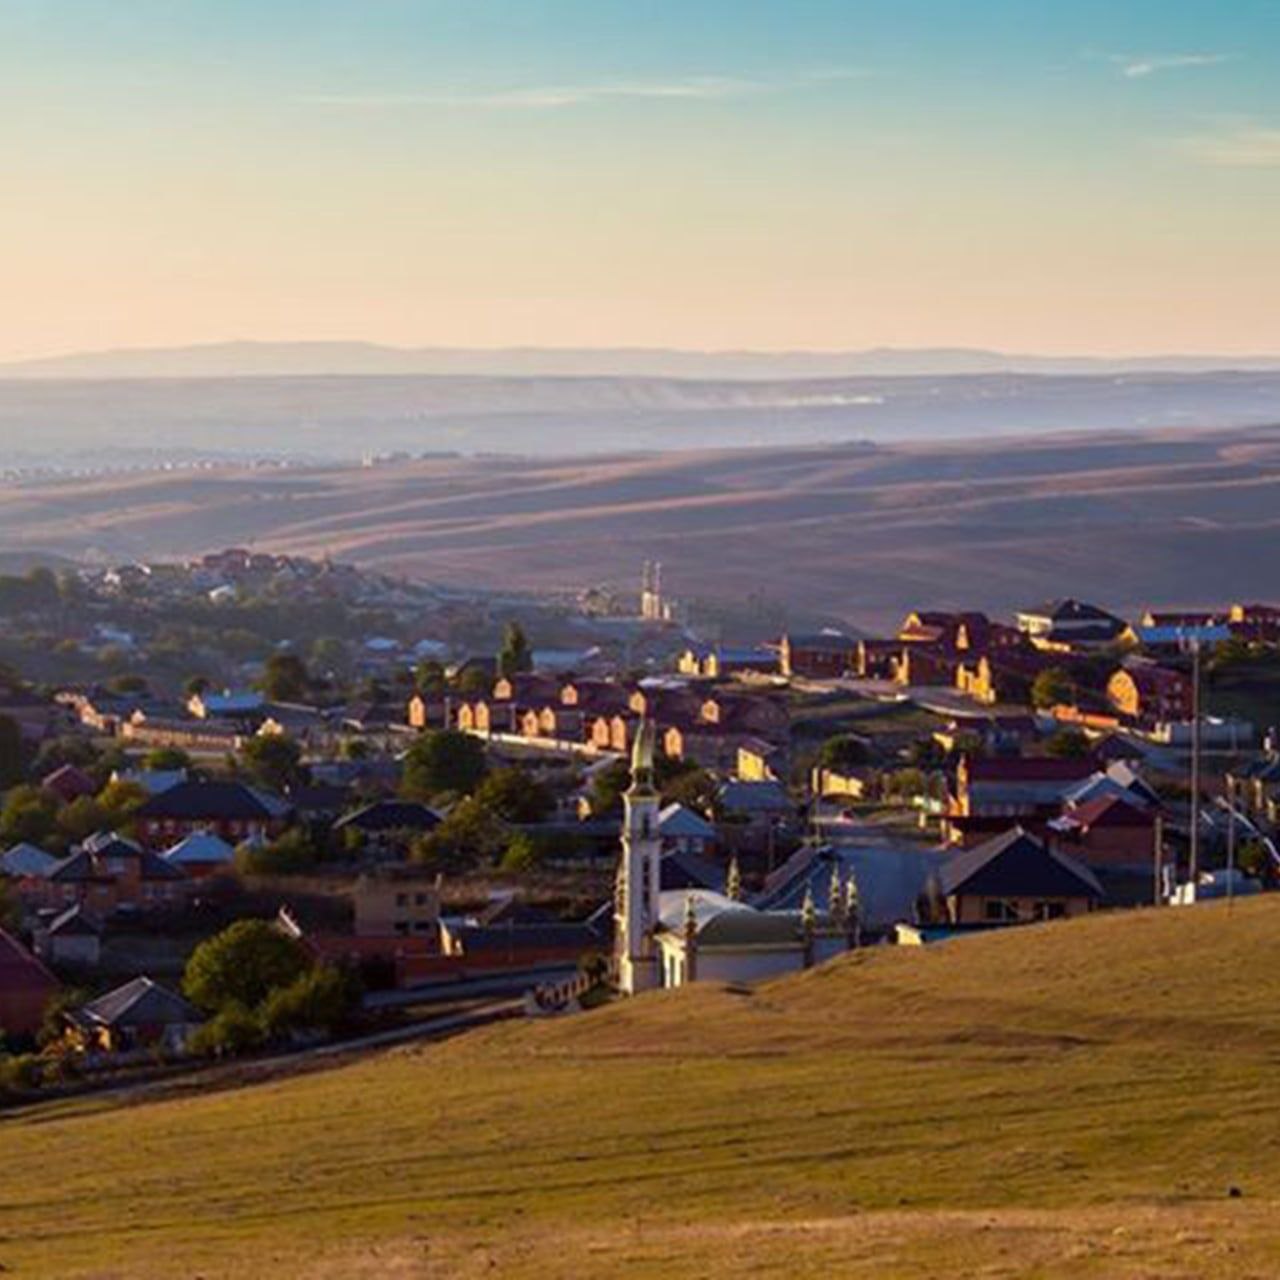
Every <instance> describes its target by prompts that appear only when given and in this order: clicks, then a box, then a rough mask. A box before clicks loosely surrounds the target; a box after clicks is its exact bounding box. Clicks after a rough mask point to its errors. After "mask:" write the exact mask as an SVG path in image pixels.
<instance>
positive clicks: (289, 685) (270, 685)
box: [261, 653, 311, 702]
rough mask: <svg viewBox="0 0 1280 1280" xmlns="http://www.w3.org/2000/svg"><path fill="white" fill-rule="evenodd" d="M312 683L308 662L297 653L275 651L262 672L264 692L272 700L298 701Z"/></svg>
mask: <svg viewBox="0 0 1280 1280" xmlns="http://www.w3.org/2000/svg"><path fill="white" fill-rule="evenodd" d="M310 684H311V677H310V676H309V675H308V674H307V666H306V663H304V662H303V661H302V659H301V658H300V657H298V655H297V654H296V653H273V654H272V655H271V657H269V658H268V659H267V665H266V667H265V669H264V670H263V673H262V681H261V685H262V692H263V693H264V694H266V696H267V697H268V698H269V699H270V700H271V701H272V702H298V701H300V700H301V699H302V698H305V697H306V694H307V689H308V687H309V686H310Z"/></svg>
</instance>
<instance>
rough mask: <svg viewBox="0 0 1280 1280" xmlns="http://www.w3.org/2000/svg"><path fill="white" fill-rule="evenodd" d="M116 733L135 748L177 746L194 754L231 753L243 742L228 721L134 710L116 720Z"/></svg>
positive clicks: (241, 732) (239, 734)
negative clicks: (119, 720) (192, 718)
mask: <svg viewBox="0 0 1280 1280" xmlns="http://www.w3.org/2000/svg"><path fill="white" fill-rule="evenodd" d="M117 732H118V733H119V736H120V737H121V738H123V739H124V740H125V741H126V742H128V743H129V744H130V745H131V746H135V747H177V748H178V750H180V751H190V752H191V753H192V754H194V755H231V754H233V753H235V752H237V751H239V750H240V748H241V747H242V746H243V745H244V732H243V730H242V727H241V726H239V725H237V724H236V723H234V722H233V721H230V720H213V719H209V720H188V719H183V718H182V717H181V716H167V715H156V714H153V713H151V712H148V711H144V710H141V709H139V710H137V711H135V712H133V714H132V715H130V716H129V717H127V718H126V719H124V720H122V721H121V722H120V725H119V728H118V730H117Z"/></svg>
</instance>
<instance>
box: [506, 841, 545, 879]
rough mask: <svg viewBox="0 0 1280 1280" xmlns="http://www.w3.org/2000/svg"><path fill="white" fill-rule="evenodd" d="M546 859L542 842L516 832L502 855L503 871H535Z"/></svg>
mask: <svg viewBox="0 0 1280 1280" xmlns="http://www.w3.org/2000/svg"><path fill="white" fill-rule="evenodd" d="M545 857H546V849H545V848H544V847H543V844H542V841H540V840H539V839H538V838H537V837H536V836H532V835H530V834H529V833H528V832H527V831H517V832H516V834H515V835H514V836H512V837H511V843H510V844H509V845H507V851H506V853H504V854H503V855H502V864H501V865H502V870H503V871H514V872H522V871H536V870H537V869H538V867H539V866H540V865H541V864H542V860H543V859H544V858H545Z"/></svg>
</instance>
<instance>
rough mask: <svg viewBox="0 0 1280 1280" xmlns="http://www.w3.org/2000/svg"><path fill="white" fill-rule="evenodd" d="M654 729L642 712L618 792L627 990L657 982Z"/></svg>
mask: <svg viewBox="0 0 1280 1280" xmlns="http://www.w3.org/2000/svg"><path fill="white" fill-rule="evenodd" d="M657 740H658V735H657V731H656V729H655V727H654V725H653V722H652V721H650V720H649V719H648V717H642V718H641V721H640V726H639V728H638V729H637V731H636V736H635V742H634V743H633V744H632V748H631V785H630V786H629V787H628V788H627V789H626V791H625V792H624V793H623V796H622V811H623V819H622V861H621V866H620V867H619V891H618V893H617V903H618V905H617V907H616V909H615V915H614V942H615V947H616V953H617V961H618V985H619V987H620V988H621V989H622V990H623V991H624V992H626V993H627V994H633V993H635V992H637V991H643V990H645V989H646V988H648V987H654V986H657V985H658V982H659V973H658V948H657V944H656V942H655V940H654V932H655V930H656V929H657V926H658V893H659V888H660V865H659V864H660V862H661V859H662V842H661V838H660V836H659V834H658V809H659V804H660V803H661V802H660V800H659V797H658V788H657V786H656V784H655V780H654V758H655V755H656V753H657Z"/></svg>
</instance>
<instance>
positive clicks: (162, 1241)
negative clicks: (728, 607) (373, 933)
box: [0, 899, 1280, 1277]
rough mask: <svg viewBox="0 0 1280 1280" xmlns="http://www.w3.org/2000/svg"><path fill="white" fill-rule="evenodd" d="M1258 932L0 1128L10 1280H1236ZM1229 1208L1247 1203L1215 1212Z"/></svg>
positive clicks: (1275, 1163)
mask: <svg viewBox="0 0 1280 1280" xmlns="http://www.w3.org/2000/svg"><path fill="white" fill-rule="evenodd" d="M1277 997H1280V902H1278V901H1275V900H1270V899H1268V900H1253V901H1249V902H1242V903H1239V904H1237V905H1236V906H1235V908H1234V910H1233V911H1228V910H1227V908H1226V906H1225V904H1224V905H1221V906H1212V907H1202V908H1197V909H1196V910H1194V911H1186V912H1161V913H1155V912H1144V913H1136V914H1112V915H1103V916H1096V917H1093V918H1090V919H1087V920H1084V921H1078V922H1062V923H1055V924H1050V925H1043V926H1036V927H1034V928H1028V929H1023V930H1018V931H1015V932H1006V933H1003V934H998V935H991V934H988V935H986V936H983V937H979V938H974V939H970V940H967V941H965V942H963V943H957V944H952V945H950V946H945V947H941V948H938V949H936V950H930V951H917V950H909V949H902V950H894V949H878V950H875V951H874V952H864V953H862V954H859V955H857V956H854V957H849V958H846V959H845V960H843V961H839V962H836V963H835V964H833V965H831V966H828V967H827V968H825V969H821V970H816V971H814V972H811V973H809V974H805V975H801V976H798V977H796V978H793V979H788V980H785V981H782V982H779V983H775V984H772V985H769V986H766V987H763V988H760V989H757V990H756V991H755V992H754V993H746V992H741V991H734V990H726V989H720V988H711V987H707V988H695V989H691V990H686V991H684V992H676V993H659V994H655V995H653V996H648V997H643V998H641V999H639V1000H636V1001H632V1002H629V1003H626V1004H618V1005H613V1006H611V1007H608V1008H605V1009H602V1010H599V1011H597V1012H594V1013H591V1014H587V1015H582V1016H580V1017H576V1018H570V1019H562V1020H559V1021H555V1022H546V1023H536V1024H528V1023H520V1024H507V1025H503V1026H498V1027H494V1028H492V1029H488V1030H485V1031H483V1032H478V1033H474V1034H471V1035H468V1036H466V1037H463V1038H460V1039H457V1040H454V1041H452V1042H449V1043H446V1044H442V1045H437V1046H431V1047H425V1048H421V1049H414V1050H400V1051H395V1052H390V1053H386V1054H383V1055H380V1056H374V1057H370V1058H368V1059H366V1060H363V1061H360V1062H357V1063H355V1064H352V1065H348V1066H344V1067H340V1068H336V1069H334V1070H332V1071H327V1072H316V1073H311V1074H308V1075H305V1076H301V1077H299V1078H296V1079H289V1080H284V1081H276V1082H272V1083H267V1084H261V1085H257V1086H253V1087H249V1088H244V1089H239V1090H227V1091H223V1092H219V1093H212V1094H209V1095H207V1096H202V1097H192V1098H180V1099H170V1100H163V1101H154V1102H149V1103H140V1104H137V1105H134V1106H128V1107H117V1108H115V1109H112V1108H110V1107H108V1106H106V1105H104V1104H97V1105H95V1104H92V1103H81V1104H78V1105H74V1106H67V1105H61V1106H50V1107H46V1108H41V1109H36V1110H34V1111H30V1112H26V1113H23V1114H21V1115H18V1116H13V1117H10V1118H8V1119H5V1120H0V1145H2V1147H3V1151H4V1154H5V1173H6V1177H5V1189H4V1192H3V1195H2V1196H0V1263H2V1264H3V1265H4V1266H5V1267H7V1268H8V1270H9V1272H10V1273H12V1274H14V1275H18V1276H37V1275H59V1276H84V1275H95V1276H121V1277H123V1276H140V1277H149V1276H157V1277H158V1276H166V1277H167V1276H175V1275H181V1276H195V1275H201V1276H206V1277H214V1276H224V1275H239V1276H246V1275H264V1274H271V1275H277V1276H303V1275H306V1276H314V1275H323V1276H335V1277H336V1276H366V1275H367V1276H374V1275H378V1276H386V1275H389V1276H447V1275H481V1274H485V1275H500V1276H503V1277H507V1276H516V1277H520V1276H530V1277H532V1276H566V1277H567V1276H582V1275H607V1274H620V1273H622V1274H628V1275H668V1274H674V1273H676V1272H680V1273H681V1274H686V1275H699V1276H728V1275H735V1276H737V1275H741V1274H744V1273H745V1274H749V1275H751V1274H760V1275H764V1274H781V1273H785V1274H787V1275H791V1276H826V1275H832V1274H839V1275H851V1276H858V1275H867V1276H871V1275H885V1274H891V1275H908V1274H920V1275H924V1274H929V1275H945V1274H957V1275H958V1274H967V1275H979V1276H988V1277H995V1276H1023V1275H1037V1276H1059V1275H1061V1276H1066V1275H1071V1276H1108V1277H1110V1276H1125V1277H1127V1276H1135V1277H1136V1276H1155V1275H1159V1276H1162V1277H1168V1276H1174V1277H1205V1276H1224V1277H1225V1276H1232V1277H1241V1276H1256V1277H1264V1276H1270V1275H1274V1274H1275V1273H1276V1271H1277V1269H1278V1268H1280V1104H1277V1102H1276V1081H1277V1072H1278V1071H1280V999H1278V998H1277ZM1231 1188H1237V1189H1238V1191H1239V1193H1240V1194H1239V1196H1238V1197H1236V1196H1231V1195H1229V1191H1230V1189H1231Z"/></svg>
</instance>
